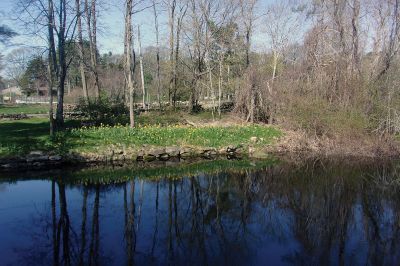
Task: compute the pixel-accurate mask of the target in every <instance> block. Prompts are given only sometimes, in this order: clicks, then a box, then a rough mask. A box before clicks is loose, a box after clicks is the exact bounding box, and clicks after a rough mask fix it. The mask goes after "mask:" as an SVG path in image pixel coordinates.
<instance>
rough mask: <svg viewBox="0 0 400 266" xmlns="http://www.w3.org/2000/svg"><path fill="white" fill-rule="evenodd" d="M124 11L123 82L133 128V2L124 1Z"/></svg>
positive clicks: (130, 0)
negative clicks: (124, 82) (126, 91)
mask: <svg viewBox="0 0 400 266" xmlns="http://www.w3.org/2000/svg"><path fill="white" fill-rule="evenodd" d="M125 4H126V9H125V37H124V72H125V81H126V84H127V87H128V91H129V118H130V127H131V128H133V127H135V116H134V111H133V96H134V90H135V88H134V81H133V73H134V72H135V51H134V49H133V45H132V38H133V29H132V13H133V0H126V2H125Z"/></svg>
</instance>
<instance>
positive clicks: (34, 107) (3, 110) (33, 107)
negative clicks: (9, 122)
mask: <svg viewBox="0 0 400 266" xmlns="http://www.w3.org/2000/svg"><path fill="white" fill-rule="evenodd" d="M48 112H49V105H47V104H18V105H6V104H4V105H3V104H0V114H5V115H13V114H47V113H48Z"/></svg>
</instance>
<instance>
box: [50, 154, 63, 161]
mask: <svg viewBox="0 0 400 266" xmlns="http://www.w3.org/2000/svg"><path fill="white" fill-rule="evenodd" d="M49 160H50V161H53V162H58V161H61V160H62V157H61V156H60V155H53V156H50V157H49Z"/></svg>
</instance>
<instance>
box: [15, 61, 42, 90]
mask: <svg viewBox="0 0 400 266" xmlns="http://www.w3.org/2000/svg"><path fill="white" fill-rule="evenodd" d="M46 75H47V69H46V64H45V62H44V61H43V59H42V58H41V57H34V58H33V59H32V60H30V61H29V62H28V66H27V68H26V70H25V72H24V74H23V75H22V77H21V80H20V81H19V84H20V86H21V89H22V91H23V92H24V93H25V94H26V95H31V94H32V93H34V92H36V89H37V88H38V87H41V86H44V85H46Z"/></svg>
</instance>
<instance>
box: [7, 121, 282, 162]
mask: <svg viewBox="0 0 400 266" xmlns="http://www.w3.org/2000/svg"><path fill="white" fill-rule="evenodd" d="M79 124H80V122H79V121H67V122H66V126H67V127H68V128H70V129H69V130H67V131H65V132H62V133H58V134H57V135H56V136H55V137H54V138H53V139H51V138H50V137H49V136H48V132H49V129H48V128H49V123H48V122H47V121H46V119H39V118H34V119H27V120H20V121H2V122H0V157H3V158H4V157H10V156H15V155H24V154H27V153H29V152H30V151H33V150H42V151H49V152H50V151H52V152H54V153H57V154H65V153H67V152H70V151H74V152H87V151H98V150H103V149H105V148H107V147H109V146H110V145H117V146H122V145H126V146H128V147H133V148H138V149H139V148H141V147H142V146H143V145H150V146H163V147H165V146H175V145H176V146H193V147H214V148H221V147H227V146H231V145H239V144H243V145H247V144H250V142H251V141H250V138H251V137H257V138H258V139H259V141H258V142H257V144H255V145H256V146H265V145H269V144H271V143H272V142H273V141H274V140H275V139H276V138H278V137H279V136H281V134H282V133H281V132H280V131H279V130H278V129H275V128H273V127H265V126H260V125H249V126H230V127H196V128H195V127H187V126H182V125H168V126H160V125H145V126H139V127H137V128H134V129H131V128H129V127H126V126H115V127H111V126H100V127H89V128H86V127H82V128H79Z"/></svg>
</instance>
